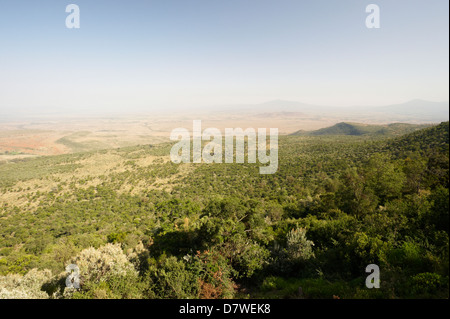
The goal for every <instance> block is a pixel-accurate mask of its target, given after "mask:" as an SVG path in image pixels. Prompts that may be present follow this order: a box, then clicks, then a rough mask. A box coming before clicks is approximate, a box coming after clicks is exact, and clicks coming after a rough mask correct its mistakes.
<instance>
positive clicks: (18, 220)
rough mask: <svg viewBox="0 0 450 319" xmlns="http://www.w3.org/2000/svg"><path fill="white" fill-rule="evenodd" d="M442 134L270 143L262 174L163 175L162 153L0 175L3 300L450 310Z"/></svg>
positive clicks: (213, 169)
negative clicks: (431, 301)
mask: <svg viewBox="0 0 450 319" xmlns="http://www.w3.org/2000/svg"><path fill="white" fill-rule="evenodd" d="M448 128H449V124H448V122H446V123H442V124H440V125H437V126H434V127H431V128H427V129H424V130H420V131H417V132H414V133H411V134H407V135H405V136H401V137H395V138H381V137H380V138H377V139H367V138H364V137H360V136H326V135H321V136H282V137H280V141H279V147H280V149H279V169H278V171H277V173H276V174H273V175H260V174H259V163H257V164H180V165H175V164H173V163H171V162H170V161H167V156H168V154H169V151H170V147H171V145H170V144H164V145H160V146H153V147H149V146H136V147H131V148H123V149H117V150H109V151H100V152H91V153H89V152H88V153H80V154H75V155H70V156H68V155H64V156H54V157H45V158H37V159H32V160H27V161H23V162H17V163H8V164H1V165H0V276H1V277H0V296H1V297H2V298H233V297H250V298H265V297H271V298H333V296H335V297H339V298H417V297H418V298H448V282H449V277H448V276H449V274H448V268H449V267H448V266H449V253H448V252H449V236H448V232H449V199H448V196H449V171H448V170H449V153H448V150H449V138H448V131H449V130H448ZM102 156H115V158H118V159H119V160H118V162H117V163H118V164H117V165H116V166H115V167H112V168H110V169H108V170H105V171H101V172H99V173H98V174H97V175H83V174H81V175H80V176H78V175H77V172H82V170H83V165H86V164H85V163H86V162H88V161H89V160H90V159H91V158H92V157H95V158H96V161H98V158H102ZM150 156H152V157H154V158H155V159H154V160H153V161H152V162H151V163H148V162H147V161H146V159H147V158H148V157H150ZM33 184H36V185H37V184H39V185H44V184H46V185H47V184H48V185H50V186H51V187H49V188H48V189H46V190H40V189H38V188H33ZM27 185H31V186H27ZM9 198H15V199H16V201H15V202H14V201H13V202H11V201H8V199H9ZM20 203H21V204H20ZM71 263H73V264H76V265H77V266H78V267H79V268H80V272H81V273H80V275H81V276H80V278H81V287H80V289H75V290H69V289H66V288H65V278H66V277H67V275H68V274H67V273H65V267H66V266H67V265H68V264H71ZM368 264H377V265H379V267H380V271H381V288H380V289H367V288H366V287H365V278H366V276H367V274H366V273H365V268H366V266H367V265H368ZM38 269H39V270H38ZM45 269H46V270H45ZM300 287H301V289H299V288H300Z"/></svg>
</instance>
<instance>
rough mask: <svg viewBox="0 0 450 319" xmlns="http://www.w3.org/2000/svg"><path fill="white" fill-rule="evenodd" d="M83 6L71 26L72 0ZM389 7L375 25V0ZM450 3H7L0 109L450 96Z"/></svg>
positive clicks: (0, 23)
mask: <svg viewBox="0 0 450 319" xmlns="http://www.w3.org/2000/svg"><path fill="white" fill-rule="evenodd" d="M70 3H75V4H77V5H78V6H79V7H80V10H81V28H80V29H67V28H66V26H65V20H66V17H67V15H68V13H66V12H65V8H66V5H68V4H70ZM370 3H375V4H377V5H379V6H380V8H381V28H380V29H367V28H366V25H365V19H366V17H367V15H368V14H367V13H366V12H365V8H366V6H367V5H368V4H370ZM448 7H449V2H448V0H427V1H425V0H421V1H417V0H395V1H392V0H389V1H387V0H386V1H382V0H369V1H362V0H340V1H336V0H314V1H313V0H156V1H143V0H139V1H137V0H130V1H114V0H108V1H103V0H89V1H84V0H68V1H61V0H53V1H50V0H41V1H35V0H33V1H23V0H0V111H1V112H0V114H1V113H3V114H5V112H14V111H18V110H24V109H33V110H35V111H41V110H42V111H43V112H45V111H49V110H63V111H65V110H75V109H80V110H85V109H97V110H105V111H106V110H134V109H152V108H167V107H174V106H177V107H184V108H188V107H192V106H205V105H221V104H240V103H262V102H266V101H269V100H274V99H285V100H295V101H301V102H305V103H313V104H322V105H337V106H339V105H381V104H392V103H401V102H405V101H407V100H411V99H416V98H420V99H426V100H432V101H447V100H448V94H449V91H448V85H449V73H448V69H449V65H448V58H449V49H448V48H449V42H448V36H449V34H448V33H449V32H448V28H449V16H448V11H449V8H448Z"/></svg>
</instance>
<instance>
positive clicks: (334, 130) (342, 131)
mask: <svg viewBox="0 0 450 319" xmlns="http://www.w3.org/2000/svg"><path fill="white" fill-rule="evenodd" d="M429 126H430V125H426V124H421V125H419V124H406V123H392V124H387V125H370V124H361V123H347V122H341V123H337V124H336V125H333V126H331V127H327V128H323V129H319V130H315V131H297V132H295V133H293V134H291V135H299V136H323V135H352V136H362V135H365V136H382V137H389V136H400V135H404V134H407V133H410V132H414V131H417V130H420V129H423V128H426V127H429Z"/></svg>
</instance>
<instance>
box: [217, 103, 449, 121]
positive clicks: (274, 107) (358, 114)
mask: <svg viewBox="0 0 450 319" xmlns="http://www.w3.org/2000/svg"><path fill="white" fill-rule="evenodd" d="M448 107H449V102H431V101H425V100H419V99H417V100H412V101H408V102H405V103H400V104H392V105H384V106H346V107H335V106H325V105H313V104H307V103H301V102H295V101H284V100H274V101H269V102H265V103H260V104H242V105H228V106H217V107H211V108H210V111H211V112H233V113H236V114H238V113H249V114H267V113H272V112H296V113H305V115H306V116H321V117H332V118H336V119H338V118H340V119H341V121H342V120H344V121H352V122H361V121H364V122H366V121H367V119H372V120H375V122H379V123H383V122H385V123H386V122H412V123H440V122H443V121H448V120H449V110H448ZM261 116H262V115H261Z"/></svg>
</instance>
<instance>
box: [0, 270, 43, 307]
mask: <svg viewBox="0 0 450 319" xmlns="http://www.w3.org/2000/svg"><path fill="white" fill-rule="evenodd" d="M51 277H52V273H51V271H50V270H38V269H35V268H34V269H32V270H30V271H29V272H28V273H27V274H26V275H24V276H21V275H18V274H8V275H6V276H1V277H0V299H48V298H49V295H48V294H47V293H46V292H45V291H43V290H42V286H43V285H44V284H45V283H46V282H47V281H49V280H50V279H51Z"/></svg>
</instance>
